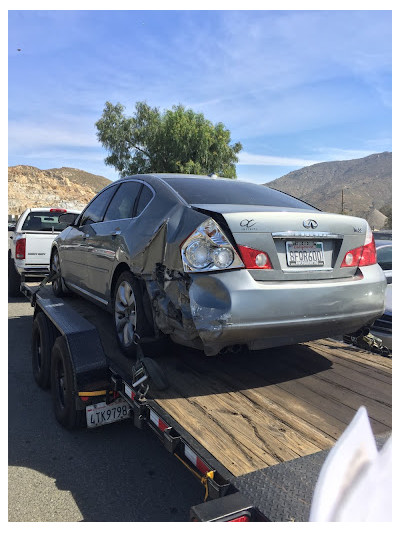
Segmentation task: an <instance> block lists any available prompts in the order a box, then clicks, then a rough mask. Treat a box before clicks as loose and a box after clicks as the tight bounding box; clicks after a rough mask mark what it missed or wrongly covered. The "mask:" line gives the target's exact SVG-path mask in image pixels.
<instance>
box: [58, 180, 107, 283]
mask: <svg viewBox="0 0 400 533" xmlns="http://www.w3.org/2000/svg"><path fill="white" fill-rule="evenodd" d="M116 190H117V185H114V186H110V187H108V188H107V189H105V190H104V191H102V192H100V193H99V194H98V195H97V196H96V197H95V198H94V199H93V200H92V201H91V202H90V203H89V205H88V206H87V207H86V208H85V209H84V211H83V212H82V214H81V215H80V217H79V219H78V221H77V225H76V226H72V227H71V230H70V231H69V233H68V235H67V236H66V238H65V239H63V240H62V241H61V242H60V245H59V252H60V259H61V270H62V274H63V277H64V279H65V280H66V282H67V283H68V284H69V285H72V286H73V287H74V288H76V289H79V290H81V291H86V290H87V288H88V275H87V274H88V272H87V255H88V253H89V252H90V250H91V247H92V242H91V240H92V238H93V236H94V235H95V229H94V228H93V225H94V224H96V223H97V222H98V221H100V220H102V218H103V216H104V213H105V210H106V208H107V206H108V204H109V202H110V200H111V198H112V197H113V195H114V193H115V191H116Z"/></svg>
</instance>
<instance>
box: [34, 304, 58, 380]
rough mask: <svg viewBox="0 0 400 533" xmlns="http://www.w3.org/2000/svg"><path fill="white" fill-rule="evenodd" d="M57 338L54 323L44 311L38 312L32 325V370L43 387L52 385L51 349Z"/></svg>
mask: <svg viewBox="0 0 400 533" xmlns="http://www.w3.org/2000/svg"><path fill="white" fill-rule="evenodd" d="M55 338H56V331H55V328H54V326H53V324H52V323H51V322H50V321H49V320H48V318H47V317H46V316H45V314H44V313H42V312H40V313H38V314H37V315H36V318H35V320H34V321H33V327H32V345H31V346H32V372H33V377H34V378H35V381H36V383H37V384H38V385H39V387H40V388H42V389H48V388H49V387H50V366H51V350H52V348H53V344H54V341H55Z"/></svg>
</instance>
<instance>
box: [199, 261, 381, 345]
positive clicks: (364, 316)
mask: <svg viewBox="0 0 400 533" xmlns="http://www.w3.org/2000/svg"><path fill="white" fill-rule="evenodd" d="M362 274H363V275H362V276H359V277H357V278H347V279H338V280H328V281H285V282H282V281H279V282H276V281H271V282H270V281H262V282H260V281H256V280H254V278H253V277H252V276H251V274H250V273H249V272H248V271H247V270H237V271H229V272H223V273H216V274H197V275H193V276H192V284H191V286H190V289H189V298H190V307H191V311H192V317H193V321H194V324H195V326H196V329H197V331H198V333H199V336H200V338H201V340H202V342H203V344H204V348H205V352H206V353H207V354H209V355H214V354H215V353H218V351H219V350H220V349H222V348H223V347H225V346H229V345H234V344H247V345H248V347H249V348H250V349H254V350H256V349H263V348H268V347H272V346H281V345H287V344H295V343H298V342H305V341H308V340H313V339H318V338H324V337H327V336H332V335H338V334H339V335H343V334H345V333H350V332H354V331H356V330H357V329H359V328H360V327H362V326H364V325H365V324H369V323H371V322H372V321H373V320H374V319H375V318H376V317H377V316H380V315H381V314H382V313H383V309H384V295H385V287H386V280H385V277H384V276H383V274H382V271H381V269H380V268H379V267H378V266H377V265H373V266H370V267H365V268H363V269H362ZM300 309H301V312H300Z"/></svg>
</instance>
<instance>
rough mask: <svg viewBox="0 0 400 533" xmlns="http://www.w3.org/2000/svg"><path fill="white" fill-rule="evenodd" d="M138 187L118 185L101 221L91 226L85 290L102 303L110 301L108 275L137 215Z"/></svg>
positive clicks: (126, 183)
mask: <svg viewBox="0 0 400 533" xmlns="http://www.w3.org/2000/svg"><path fill="white" fill-rule="evenodd" d="M141 188H142V183H141V182H140V181H137V180H129V181H124V182H123V183H121V184H120V185H119V187H118V190H117V192H116V193H115V195H114V196H113V198H112V200H111V202H110V203H109V205H108V207H107V210H106V212H105V215H104V217H103V219H102V220H101V221H99V222H97V223H95V224H92V229H93V235H91V236H90V238H89V242H90V248H89V249H88V254H87V268H88V271H87V272H88V278H87V279H88V290H89V291H90V292H91V293H92V295H93V296H94V297H96V299H102V300H104V303H105V302H108V300H109V298H110V283H111V274H112V272H113V271H114V269H115V264H116V263H117V262H118V260H119V258H118V256H119V254H118V252H119V251H124V250H126V245H125V236H126V232H127V230H128V227H129V225H130V224H131V222H132V218H134V217H135V215H136V205H137V199H138V197H139V193H140V191H141Z"/></svg>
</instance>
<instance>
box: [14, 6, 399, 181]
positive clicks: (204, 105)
mask: <svg viewBox="0 0 400 533" xmlns="http://www.w3.org/2000/svg"><path fill="white" fill-rule="evenodd" d="M391 25H392V14H391V11H389V10H386V11H383V10H382V11H379V10H375V11H368V10H354V11H330V10H325V11H311V10H303V11H294V10H285V11H277V10H265V11H225V10H216V11H183V10H180V11H157V10H153V11H135V10H133V11H122V10H118V11H94V10H87V11H78V10H71V11H46V10H40V11H39V10H38V11H27V10H15V11H9V17H8V40H9V48H8V110H9V116H8V119H9V122H8V124H9V144H8V155H9V161H8V164H9V165H10V166H11V165H18V164H23V165H33V166H36V167H39V168H41V169H47V168H55V167H61V166H66V167H74V168H79V169H82V170H86V171H87V172H92V173H94V174H100V175H102V176H105V177H108V178H110V179H116V178H118V174H117V173H116V172H115V171H114V169H113V168H112V167H107V166H105V165H104V158H105V157H106V155H107V153H106V151H105V150H104V149H103V148H102V146H101V145H100V143H99V142H98V140H97V137H96V129H95V125H94V124H95V122H96V120H98V119H99V118H100V116H101V114H102V111H103V108H104V104H105V102H106V101H110V102H112V103H113V104H116V103H117V102H120V103H121V104H123V105H124V106H125V107H126V113H127V114H128V115H130V114H131V113H132V112H133V110H134V105H135V102H136V101H142V100H145V101H146V102H147V103H148V104H149V105H151V106H155V107H159V108H160V109H161V110H163V109H167V108H171V107H172V106H173V105H174V104H183V105H185V106H186V107H189V108H192V109H193V110H194V111H196V112H201V113H204V115H205V116H206V118H208V119H209V120H211V121H212V122H214V123H216V122H220V121H221V122H223V123H224V124H225V126H226V127H227V128H228V129H229V130H230V132H231V137H232V142H236V141H240V142H241V143H242V145H243V150H242V152H241V153H240V154H239V158H240V160H239V164H238V165H237V174H238V177H239V178H240V179H246V180H250V181H255V182H258V183H266V182H268V181H270V180H272V179H275V178H278V177H280V176H283V175H284V174H286V173H288V172H290V171H292V170H296V169H298V168H302V167H304V166H308V165H310V164H313V163H317V162H322V161H333V160H344V159H355V158H358V157H364V156H366V155H369V154H372V153H377V152H383V151H391V150H392V104H391V99H392V95H391V85H392V55H391V54H392V50H391V41H392V34H391ZM18 49H20V51H18Z"/></svg>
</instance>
